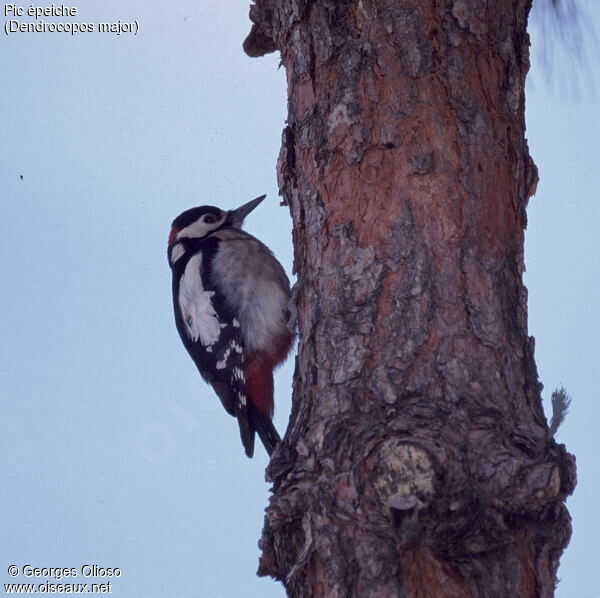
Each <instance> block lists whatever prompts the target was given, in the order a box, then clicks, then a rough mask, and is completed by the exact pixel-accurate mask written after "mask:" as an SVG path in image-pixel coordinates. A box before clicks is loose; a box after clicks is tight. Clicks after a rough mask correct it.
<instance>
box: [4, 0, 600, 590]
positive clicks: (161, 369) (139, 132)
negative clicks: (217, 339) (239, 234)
mask: <svg viewBox="0 0 600 598" xmlns="http://www.w3.org/2000/svg"><path fill="white" fill-rule="evenodd" d="M17 4H18V2H17ZM42 5H44V4H42ZM582 5H583V6H584V8H587V10H588V13H589V15H590V17H589V21H592V20H593V19H595V20H596V22H598V17H600V7H598V6H597V5H596V4H595V3H594V2H592V1H591V0H590V1H587V2H583V1H582ZM22 6H23V7H24V8H25V9H27V7H29V3H24V4H22ZM74 6H76V7H77V8H78V15H77V16H76V17H75V18H64V17H63V18H54V19H53V18H51V17H46V18H45V19H44V20H46V21H47V22H52V21H53V22H84V23H88V22H91V23H94V24H96V25H97V23H99V22H109V21H110V22H114V21H118V20H121V21H123V22H130V21H133V20H137V21H138V22H139V26H140V31H139V34H138V35H137V36H133V35H130V34H123V35H120V36H118V35H115V34H110V33H95V32H94V33H79V34H77V35H73V36H71V35H69V34H66V33H15V34H12V35H10V36H6V35H4V34H3V33H2V34H0V36H1V37H2V39H1V41H0V51H1V52H2V56H3V91H2V94H0V114H2V131H1V134H2V143H1V144H0V183H1V185H0V248H1V251H2V259H1V260H0V280H2V282H3V284H2V288H3V291H2V294H1V295H0V307H1V312H0V313H1V316H0V359H1V362H2V376H1V377H0V396H1V397H2V418H1V421H0V461H1V470H0V471H1V472H2V484H1V486H0V512H1V513H2V517H1V519H0V583H9V582H11V581H17V582H19V581H20V582H26V581H31V580H30V579H27V578H25V577H23V576H22V575H20V576H19V577H16V578H11V577H9V575H8V573H7V568H8V567H9V565H12V564H16V565H17V566H19V567H22V566H23V565H26V564H31V565H33V566H36V567H69V568H71V567H75V568H80V567H81V566H82V565H85V564H92V565H93V564H97V565H101V566H104V567H119V568H120V569H121V571H122V575H121V577H120V578H118V579H113V580H112V581H113V586H112V593H113V595H115V596H123V597H127V598H142V597H143V598H158V597H163V596H187V597H190V598H196V597H202V598H204V597H207V596H210V597H215V598H221V597H222V598H248V596H261V598H281V597H282V596H283V595H284V592H283V590H282V588H281V586H279V585H278V584H276V583H274V582H272V581H271V580H265V579H259V578H257V577H256V576H255V571H256V567H257V559H258V554H259V552H258V548H257V546H256V543H257V540H258V538H259V536H260V532H261V529H262V524H263V509H264V507H265V506H266V503H267V499H268V485H266V484H265V483H264V480H263V475H264V474H263V472H264V467H265V465H266V463H267V459H266V456H265V455H264V454H263V452H262V451H261V450H257V456H256V457H255V458H254V459H253V460H248V459H247V458H246V457H245V455H244V453H243V450H242V447H241V443H240V441H239V438H238V430H237V425H236V424H235V421H234V420H233V419H232V418H230V417H228V416H227V415H226V414H225V413H224V411H223V410H222V408H221V406H220V404H219V402H218V400H217V399H216V398H215V397H214V395H213V393H212V391H211V390H210V389H209V388H208V387H207V386H206V385H205V384H204V383H203V382H202V381H201V380H200V378H199V376H198V373H197V371H196V370H195V367H194V365H193V363H192V362H191V360H190V359H189V357H188V356H187V354H186V353H185V351H184V349H183V347H182V346H181V343H180V341H179V338H178V337H177V333H176V331H175V328H174V325H173V321H172V307H171V295H170V271H169V268H168V265H167V260H166V239H167V235H168V231H169V226H170V222H171V220H172V219H173V218H174V217H175V216H176V215H177V214H178V213H179V212H181V211H182V210H184V209H186V208H188V207H190V206H192V205H199V204H204V203H209V204H217V205H220V206H222V207H224V208H230V207H236V206H237V205H240V204H241V203H244V202H245V201H247V200H249V199H251V198H253V197H256V196H257V195H260V194H262V193H267V194H268V198H267V201H266V202H265V203H264V204H263V205H261V207H260V208H259V209H258V210H257V211H256V212H255V213H253V214H252V216H251V217H249V218H248V221H247V227H248V229H249V230H250V231H251V232H253V233H254V234H256V235H257V236H259V237H260V238H262V239H263V240H264V241H265V242H267V244H268V245H270V246H271V247H272V248H273V249H274V250H275V252H276V254H277V256H278V257H279V258H280V260H281V261H282V262H283V263H284V265H285V266H286V268H287V269H288V271H290V270H291V238H290V221H289V216H288V212H287V209H286V208H282V207H279V205H278V204H279V200H278V197H277V185H276V176H275V163H276V159H277V154H278V151H279V145H280V139H281V130H282V128H283V125H284V120H285V115H286V95H285V74H284V71H283V69H278V64H279V58H278V56H276V55H275V54H273V55H270V56H267V57H265V58H262V59H258V60H257V59H249V58H247V57H246V56H245V55H244V54H243V52H242V51H241V42H242V40H243V39H244V37H245V35H246V34H247V32H248V31H249V22H248V19H247V10H248V6H247V0H243V1H241V0H237V1H236V2H227V3H214V2H213V3H208V2H202V3H198V2H193V1H192V0H178V1H176V2H173V3H170V4H167V3H164V2H157V1H156V0H152V1H148V0H146V1H141V0H135V1H131V2H128V3H126V5H125V3H120V2H116V1H115V0H107V1H103V2H99V1H98V0H88V1H86V2H81V3H79V4H74ZM1 20H2V25H3V26H4V21H5V20H6V18H5V17H2V19H1ZM21 21H22V22H27V21H28V20H27V19H21ZM589 50H590V52H589V55H588V58H589V59H588V62H587V64H586V63H583V64H582V66H581V74H580V92H579V94H578V96H577V97H574V94H573V93H572V90H573V87H572V85H571V84H570V83H569V77H567V76H566V75H567V74H568V72H569V68H571V67H569V66H568V65H567V66H565V65H563V66H562V70H561V69H557V70H556V69H555V72H556V73H557V74H558V77H557V78H555V79H554V85H553V89H552V90H550V88H549V86H548V85H547V83H546V74H545V73H544V72H543V71H542V70H541V69H540V60H539V59H537V58H536V52H535V48H534V52H533V69H532V70H533V77H532V79H531V82H530V85H529V86H528V95H527V107H528V115H527V116H528V133H527V134H528V138H529V142H530V147H531V152H532V154H533V156H534V158H535V160H536V162H537V164H538V166H539V169H540V176H541V181H540V185H539V187H538V191H537V194H536V196H535V197H534V198H533V199H532V200H531V203H530V207H529V228H528V231H527V248H526V249H527V251H526V262H527V275H526V282H527V285H528V287H529V299H530V300H529V313H530V333H531V334H533V335H535V337H536V340H537V343H536V357H537V364H538V369H539V372H540V377H541V379H542V381H543V383H544V385H545V388H546V390H545V391H544V395H545V398H546V399H548V398H549V396H550V392H551V390H552V389H553V388H555V387H556V386H558V385H560V384H564V385H565V386H566V387H567V388H568V390H569V391H570V392H571V394H572V395H573V406H572V410H571V413H570V415H569V417H568V419H567V421H566V423H565V424H564V426H563V428H562V429H561V431H560V433H559V439H560V441H562V442H565V443H566V444H567V446H568V448H569V449H570V450H571V451H573V452H575V454H576V455H577V457H578V467H579V486H578V489H577V492H576V494H575V496H574V497H573V498H571V499H569V503H568V504H569V508H570V510H571V513H572V515H573V519H574V528H575V535H574V538H573V541H572V544H571V547H570V548H569V549H568V551H567V553H566V554H565V556H564V557H563V561H562V562H563V565H562V567H561V569H560V571H559V576H560V578H561V579H562V582H561V584H560V586H559V589H558V592H557V596H558V597H559V598H575V597H577V598H579V597H581V596H593V595H594V594H595V592H596V591H597V588H598V587H599V586H600V571H599V570H598V568H597V566H595V565H596V564H597V563H596V562H595V561H596V559H597V556H596V555H597V538H598V537H600V521H599V520H598V518H597V517H596V510H597V499H596V497H597V495H598V492H599V490H600V482H599V481H598V480H600V460H599V459H598V457H597V455H598V453H599V452H600V442H599V440H598V437H599V435H598V434H597V433H596V431H595V425H596V422H598V421H600V403H599V401H598V400H597V398H596V394H597V391H596V389H597V388H598V386H599V380H598V377H599V376H598V373H599V371H600V368H599V367H598V366H599V365H600V364H599V363H598V361H599V360H598V354H599V351H598V349H599V347H598V340H597V339H598V337H599V336H600V325H599V319H598V317H597V315H596V310H597V305H598V296H599V293H600V266H599V263H600V260H599V258H600V242H599V239H598V233H597V226H598V225H597V223H598V222H599V221H600V218H599V216H600V202H599V201H598V199H599V191H598V189H599V187H600V170H599V169H598V165H599V164H600V141H599V140H600V124H599V122H600V121H599V119H598V114H597V106H596V105H597V95H596V94H594V85H593V84H592V82H591V79H592V78H595V86H596V89H600V88H599V87H598V85H600V80H599V78H598V76H597V74H596V72H595V69H594V67H593V65H594V64H597V63H598V61H599V59H600V52H599V51H598V48H597V47H593V46H590V48H589ZM558 59H559V60H561V61H562V60H563V59H562V58H560V55H559V58H558ZM558 66H560V64H559V65H558ZM561 73H562V75H561ZM531 83H533V84H531ZM21 176H22V177H23V179H22V180H21V178H20V177H21ZM291 375H292V365H291V364H289V365H288V366H286V367H285V368H283V369H282V370H281V371H280V374H279V375H278V378H277V385H276V386H277V387H276V394H277V403H278V411H277V417H276V423H277V425H278V427H279V429H280V430H281V431H282V432H283V431H284V430H285V426H286V422H287V417H288V413H289V404H290V402H289V395H290V382H291ZM33 581H35V582H40V581H42V582H44V581H48V578H35V579H33ZM49 581H52V582H53V581H55V580H52V579H50V580H49ZM77 581H87V582H94V581H96V582H102V581H106V580H102V579H98V578H96V579H83V578H82V577H81V575H80V576H79V577H78V580H77ZM1 590H2V591H3V588H2V589H1Z"/></svg>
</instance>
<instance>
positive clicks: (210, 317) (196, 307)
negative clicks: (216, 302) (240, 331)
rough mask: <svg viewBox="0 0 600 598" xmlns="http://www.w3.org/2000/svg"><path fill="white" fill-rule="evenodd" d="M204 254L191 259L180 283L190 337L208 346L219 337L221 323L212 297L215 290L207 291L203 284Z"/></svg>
mask: <svg viewBox="0 0 600 598" xmlns="http://www.w3.org/2000/svg"><path fill="white" fill-rule="evenodd" d="M201 271H202V254H201V253H198V254H197V255H195V256H194V257H192V258H191V259H190V261H189V262H188V263H187V265H186V267H185V271H184V273H183V276H182V277H181V281H180V283H179V306H180V308H181V315H182V317H183V323H184V325H185V329H186V331H187V333H188V336H189V337H190V339H191V340H192V341H194V342H198V340H199V341H200V342H201V343H202V344H203V345H204V346H205V347H208V346H210V345H213V344H214V343H216V342H217V340H218V339H219V335H220V334H221V324H220V323H219V320H218V318H217V313H216V312H215V310H214V308H213V305H212V302H211V297H212V296H213V295H214V294H215V293H214V291H205V290H204V286H203V284H202V276H201Z"/></svg>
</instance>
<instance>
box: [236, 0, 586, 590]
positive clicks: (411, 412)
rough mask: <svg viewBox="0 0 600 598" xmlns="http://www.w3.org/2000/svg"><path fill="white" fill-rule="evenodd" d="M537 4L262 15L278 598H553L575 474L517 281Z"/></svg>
mask: <svg viewBox="0 0 600 598" xmlns="http://www.w3.org/2000/svg"><path fill="white" fill-rule="evenodd" d="M529 9H530V0H497V1H496V2H488V1H486V0H455V1H453V0H430V1H423V0H346V1H343V0H338V1H334V0H294V1H290V2H280V1H278V0H258V1H257V4H256V5H254V6H252V7H251V12H250V15H251V20H252V21H253V23H254V25H253V27H252V31H251V33H250V35H249V37H248V39H247V40H246V42H245V44H244V48H245V49H246V51H247V53H248V54H250V55H253V56H258V55H261V54H265V53H267V52H271V51H274V50H279V51H280V52H281V56H282V61H283V65H284V66H285V69H286V72H287V80H288V97H289V115H288V123H287V126H286V128H285V130H284V134H283V145H282V149H281V155H280V160H279V163H278V174H279V178H280V180H279V182H280V187H281V190H282V193H283V196H284V199H285V200H286V202H287V203H288V204H289V206H290V209H291V214H292V218H293V224H294V233H293V235H294V247H295V270H296V273H297V275H298V281H299V282H298V289H297V290H298V293H297V295H298V325H299V331H300V344H299V354H298V358H297V368H296V375H295V383H294V400H293V412H292V418H291V422H290V426H289V428H288V432H287V434H286V437H285V439H284V442H283V444H282V445H281V446H280V448H279V449H278V450H277V451H276V453H275V455H274V457H273V460H272V461H271V464H270V467H269V470H268V474H269V476H270V478H271V480H272V481H273V482H274V495H273V497H272V498H271V501H270V505H269V507H268V509H267V515H266V520H265V528H264V532H263V537H262V540H261V546H262V550H263V555H262V559H261V563H260V568H259V574H262V575H271V576H273V577H275V578H276V579H279V580H281V581H282V582H283V583H284V585H285V587H286V589H287V592H288V595H289V596H293V597H305V598H319V597H327V598H332V597H340V598H342V597H350V596H351V597H361V598H375V597H377V598H383V597H385V598H392V597H394V598H396V597H398V598H400V597H402V596H407V597H410V598H416V597H421V596H422V597H427V598H430V597H434V596H435V597H457V598H465V597H469V596H482V597H483V596H485V597H488V596H489V597H502V598H505V597H508V596H511V597H512V596H519V597H521V598H526V597H539V596H543V597H546V596H551V595H552V594H553V590H554V584H555V580H556V570H557V566H558V559H559V556H560V554H561V552H562V550H563V548H564V547H565V546H566V544H567V542H568V540H569V537H570V533H571V528H570V518H569V515H568V512H567V510H566V507H565V505H564V499H565V497H566V496H567V495H568V494H569V493H571V492H572V490H573V488H574V485H575V465H574V458H573V457H572V456H571V455H569V454H568V453H567V452H566V451H565V449H564V446H562V445H560V446H559V445H557V444H556V443H555V442H554V440H553V439H552V438H551V437H550V435H549V434H548V427H547V423H546V420H545V417H544V414H543V411H542V406H541V397H540V390H541V384H540V383H539V381H538V377H537V371H536V367H535V363H534V357H533V350H534V340H533V338H531V337H529V336H528V333H527V311H526V310H527V306H526V301H527V295H526V289H525V287H524V286H523V282H522V272H523V270H524V264H523V240H524V239H523V237H524V228H525V225H526V216H525V208H526V204H527V201H528V199H529V197H530V195H531V194H532V193H533V191H534V189H535V184H536V182H537V172H536V168H535V165H534V164H533V162H532V160H531V158H530V157H529V153H528V149H527V143H526V140H525V135H524V133H525V121H524V81H525V75H526V72H527V70H528V67H529V61H528V46H529V38H528V35H527V32H526V25H527V17H528V13H529Z"/></svg>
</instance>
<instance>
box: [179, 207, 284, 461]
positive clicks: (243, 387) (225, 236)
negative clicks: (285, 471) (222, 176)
mask: <svg viewBox="0 0 600 598" xmlns="http://www.w3.org/2000/svg"><path fill="white" fill-rule="evenodd" d="M265 197H266V196H265V195H262V196H261V197H257V198H256V199H253V200H252V201H250V202H248V203H246V204H244V205H243V206H241V207H239V208H238V209H237V210H231V211H223V210H220V209H219V208H215V207H213V206H201V207H199V208H192V209H190V210H186V211H185V212H183V213H182V214H180V215H179V216H177V218H175V220H174V221H173V225H172V228H171V234H170V235H169V244H168V257H169V264H170V266H171V270H172V272H173V306H174V309H175V323H176V325H177V330H178V331H179V335H180V336H181V340H182V341H183V344H184V345H185V348H186V349H187V351H188V353H189V354H190V356H191V357H192V359H193V360H194V363H195V364H196V366H197V368H198V370H199V371H200V374H201V376H202V377H203V378H204V380H206V381H207V382H208V383H210V384H211V385H212V387H213V389H214V390H215V392H216V393H217V395H218V396H219V398H220V399H221V402H222V403H223V407H225V409H226V410H227V412H228V413H229V414H231V415H233V416H234V417H236V418H237V420H238V423H239V427H240V436H241V439H242V443H243V445H244V449H245V451H246V455H248V457H252V455H253V453H254V435H255V432H258V435H259V437H260V439H261V440H262V443H263V444H264V446H265V448H266V449H267V452H268V453H269V455H271V454H272V452H273V449H274V448H275V445H276V444H277V443H278V442H279V441H280V438H279V434H278V433H277V430H276V429H275V426H274V425H273V421H272V417H273V370H274V369H275V368H276V367H277V366H278V365H280V364H281V363H283V361H285V359H286V357H287V356H288V354H289V353H290V351H291V348H292V344H293V341H294V337H293V334H292V333H291V332H290V330H289V329H288V318H289V314H288V302H289V299H290V283H289V280H288V277H287V276H286V274H285V271H284V269H283V267H282V266H281V264H280V263H279V262H278V261H277V260H276V259H275V257H274V256H273V254H272V252H271V251H270V250H269V248H268V247H267V246H266V245H264V244H263V243H261V242H260V241H259V240H258V239H256V238H255V237H253V236H252V235H250V234H248V233H247V232H245V231H243V230H242V228H241V227H242V223H243V222H244V218H245V217H246V216H247V215H248V214H249V213H250V212H251V211H252V210H253V209H254V208H256V206H258V204H259V203H260V202H261V201H262V200H263V199H264V198H265Z"/></svg>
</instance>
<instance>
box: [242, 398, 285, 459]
mask: <svg viewBox="0 0 600 598" xmlns="http://www.w3.org/2000/svg"><path fill="white" fill-rule="evenodd" d="M249 411H250V421H251V422H252V425H253V427H254V429H255V430H256V431H257V432H258V437H259V438H260V440H261V442H262V443H263V445H264V447H265V449H266V451H267V453H268V454H269V457H270V456H271V455H272V454H273V451H274V450H275V446H276V445H277V444H278V443H280V442H281V438H280V436H279V434H278V432H277V429H276V428H275V425H274V424H273V420H272V419H271V417H270V416H268V415H264V414H262V413H261V412H260V411H258V409H255V408H254V406H253V405H251V406H250V409H249ZM253 443H254V440H253ZM246 454H248V452H247V451H246ZM249 456H251V455H249Z"/></svg>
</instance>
